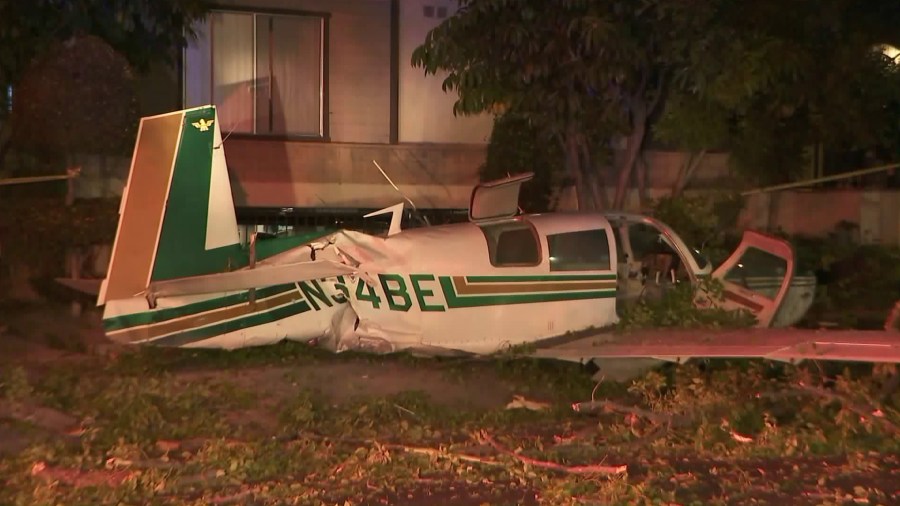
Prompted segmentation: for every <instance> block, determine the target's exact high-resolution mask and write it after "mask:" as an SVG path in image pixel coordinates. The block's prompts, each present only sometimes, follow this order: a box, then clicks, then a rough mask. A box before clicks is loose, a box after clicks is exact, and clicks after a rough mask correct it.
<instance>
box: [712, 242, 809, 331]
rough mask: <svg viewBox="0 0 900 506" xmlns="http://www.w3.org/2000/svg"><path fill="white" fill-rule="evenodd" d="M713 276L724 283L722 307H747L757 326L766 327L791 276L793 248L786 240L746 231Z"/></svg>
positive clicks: (788, 285)
mask: <svg viewBox="0 0 900 506" xmlns="http://www.w3.org/2000/svg"><path fill="white" fill-rule="evenodd" d="M712 276H713V277H714V278H717V279H718V280H719V281H721V282H722V284H723V285H724V290H723V293H722V295H723V297H724V301H723V302H721V303H720V306H721V307H723V308H725V309H729V310H734V309H746V310H748V311H750V312H751V313H752V314H753V315H754V316H755V317H756V319H757V326H759V327H769V326H770V325H771V324H772V319H773V318H774V317H775V313H777V312H778V308H779V307H781V303H782V301H783V300H784V297H785V295H786V294H787V291H788V289H789V288H790V285H791V280H792V279H793V277H794V250H793V248H792V247H791V245H790V243H789V242H787V241H785V240H782V239H778V238H776V237H771V236H767V235H763V234H760V233H759V232H753V231H746V232H744V237H743V239H742V240H741V244H740V245H738V247H737V249H736V250H735V251H734V253H732V254H731V256H730V257H729V258H728V260H726V261H725V262H724V263H723V264H722V265H720V266H719V267H718V268H717V269H716V270H715V271H714V272H713V273H712ZM760 281H765V283H760ZM761 286H765V287H766V288H762V287H761Z"/></svg>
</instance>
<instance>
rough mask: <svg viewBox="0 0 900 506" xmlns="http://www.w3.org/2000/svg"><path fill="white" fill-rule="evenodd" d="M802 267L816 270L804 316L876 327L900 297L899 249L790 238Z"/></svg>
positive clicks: (830, 239) (881, 322) (835, 240)
mask: <svg viewBox="0 0 900 506" xmlns="http://www.w3.org/2000/svg"><path fill="white" fill-rule="evenodd" d="M792 242H793V243H794V244H795V248H796V251H797V256H798V265H799V266H800V267H799V268H800V269H801V270H809V269H814V270H817V271H818V272H819V273H820V276H819V277H820V281H819V283H818V286H817V287H816V299H815V302H814V304H813V306H812V308H811V309H810V312H809V313H810V314H809V316H808V318H807V319H808V320H813V321H815V320H819V321H830V322H834V323H837V324H838V325H839V326H841V327H845V328H848V327H849V328H860V327H862V328H880V327H881V326H882V325H883V324H884V322H885V320H886V319H887V316H888V314H889V313H890V311H891V309H892V308H893V306H894V303H895V302H897V301H900V248H897V247H896V246H882V245H862V246H860V245H857V244H853V243H850V244H848V243H846V242H845V241H843V240H841V239H839V238H836V237H831V238H827V239H816V240H813V239H809V238H794V239H792Z"/></svg>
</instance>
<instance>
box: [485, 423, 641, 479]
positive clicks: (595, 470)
mask: <svg viewBox="0 0 900 506" xmlns="http://www.w3.org/2000/svg"><path fill="white" fill-rule="evenodd" d="M479 438H480V439H481V440H483V441H484V442H486V443H487V444H489V445H491V446H492V447H493V448H494V449H495V450H497V451H498V452H500V453H502V454H504V455H509V456H510V457H513V458H515V459H516V460H519V461H521V462H522V463H524V464H528V465H531V466H534V467H540V468H542V469H550V470H553V471H559V472H563V473H568V474H624V473H626V472H628V466H626V465H624V464H623V465H621V466H604V465H586V466H566V465H563V464H558V463H556V462H549V461H546V460H538V459H533V458H531V457H526V456H525V455H522V454H519V453H516V452H514V451H512V450H509V449H507V448H505V447H503V446H502V445H500V443H498V442H497V441H496V440H494V438H492V437H491V436H490V435H489V434H488V433H487V432H485V431H482V432H481V433H480V434H479Z"/></svg>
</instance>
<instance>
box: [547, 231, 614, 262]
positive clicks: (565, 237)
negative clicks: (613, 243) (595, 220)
mask: <svg viewBox="0 0 900 506" xmlns="http://www.w3.org/2000/svg"><path fill="white" fill-rule="evenodd" d="M547 244H548V246H549V248H550V270H551V271H608V270H610V264H609V238H608V237H607V235H606V229H597V230H582V231H579V232H568V233H565V234H553V235H548V236H547Z"/></svg>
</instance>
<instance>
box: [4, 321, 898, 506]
mask: <svg viewBox="0 0 900 506" xmlns="http://www.w3.org/2000/svg"><path fill="white" fill-rule="evenodd" d="M54 311H56V312H55V313H54V312H51V311H50V309H47V308H44V309H40V310H39V309H35V308H32V309H30V310H29V311H26V312H22V311H18V312H16V313H15V314H10V313H6V315H5V316H3V317H2V318H0V322H4V323H2V324H0V505H7V504H9V505H44V504H47V505H50V504H54V505H55V504H64V505H81V504H84V505H102V504H134V505H143V504H148V505H149V504H176V505H182V504H183V505H194V504H196V505H200V504H216V505H224V504H311V505H312V504H324V505H341V506H343V505H357V504H375V505H378V504H404V505H425V504H443V505H482V504H682V505H687V504H873V505H874V504H884V505H889V504H900V457H898V455H900V453H898V450H900V429H898V427H900V412H898V409H897V406H900V394H898V393H897V392H896V391H894V392H889V393H885V392H886V388H885V384H886V383H887V382H888V378H889V377H890V375H891V374H896V371H895V370H893V369H882V368H880V367H876V368H874V369H873V368H872V367H871V366H865V365H849V366H839V367H831V366H829V365H827V364H815V363H812V364H805V365H802V366H792V365H787V364H779V363H772V362H762V361H710V362H704V363H691V364H688V365H680V366H676V365H671V366H666V367H663V368H661V369H658V370H656V371H653V372H650V373H647V374H645V375H643V376H642V377H640V378H638V379H636V380H634V381H631V382H627V383H616V382H612V381H601V382H600V383H599V384H598V383H596V382H595V381H594V380H593V379H592V378H591V374H590V372H589V371H587V370H586V369H585V368H584V367H582V366H580V365H578V364H570V363H563V362H553V361H536V360H531V359H521V358H514V357H502V358H497V359H493V360H486V359H485V360H473V359H426V358H414V357H410V356H407V355H397V356H370V355H359V354H340V355H331V354H328V353H326V352H323V351H320V350H317V349H315V348H312V347H310V346H308V345H304V344H296V343H284V344H280V345H276V346H269V347H264V348H256V349H247V350H239V351H234V352H222V351H199V350H180V349H150V348H119V347H116V346H112V345H109V344H105V343H104V342H103V340H102V338H98V337H97V335H98V334H97V333H98V330H97V329H96V328H95V327H92V326H91V324H89V323H86V321H85V320H84V319H80V320H76V319H72V318H68V317H65V316H59V315H60V314H62V315H64V314H65V311H60V310H59V309H55V310H54ZM887 390H888V391H889V389H887ZM517 396H521V398H518V397H517ZM516 399H519V402H518V403H517V402H514V401H515V400H516ZM522 401H526V402H522ZM511 403H512V405H510V404H511ZM517 405H518V406H520V407H516V406H517ZM573 405H576V407H577V408H578V409H573Z"/></svg>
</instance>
